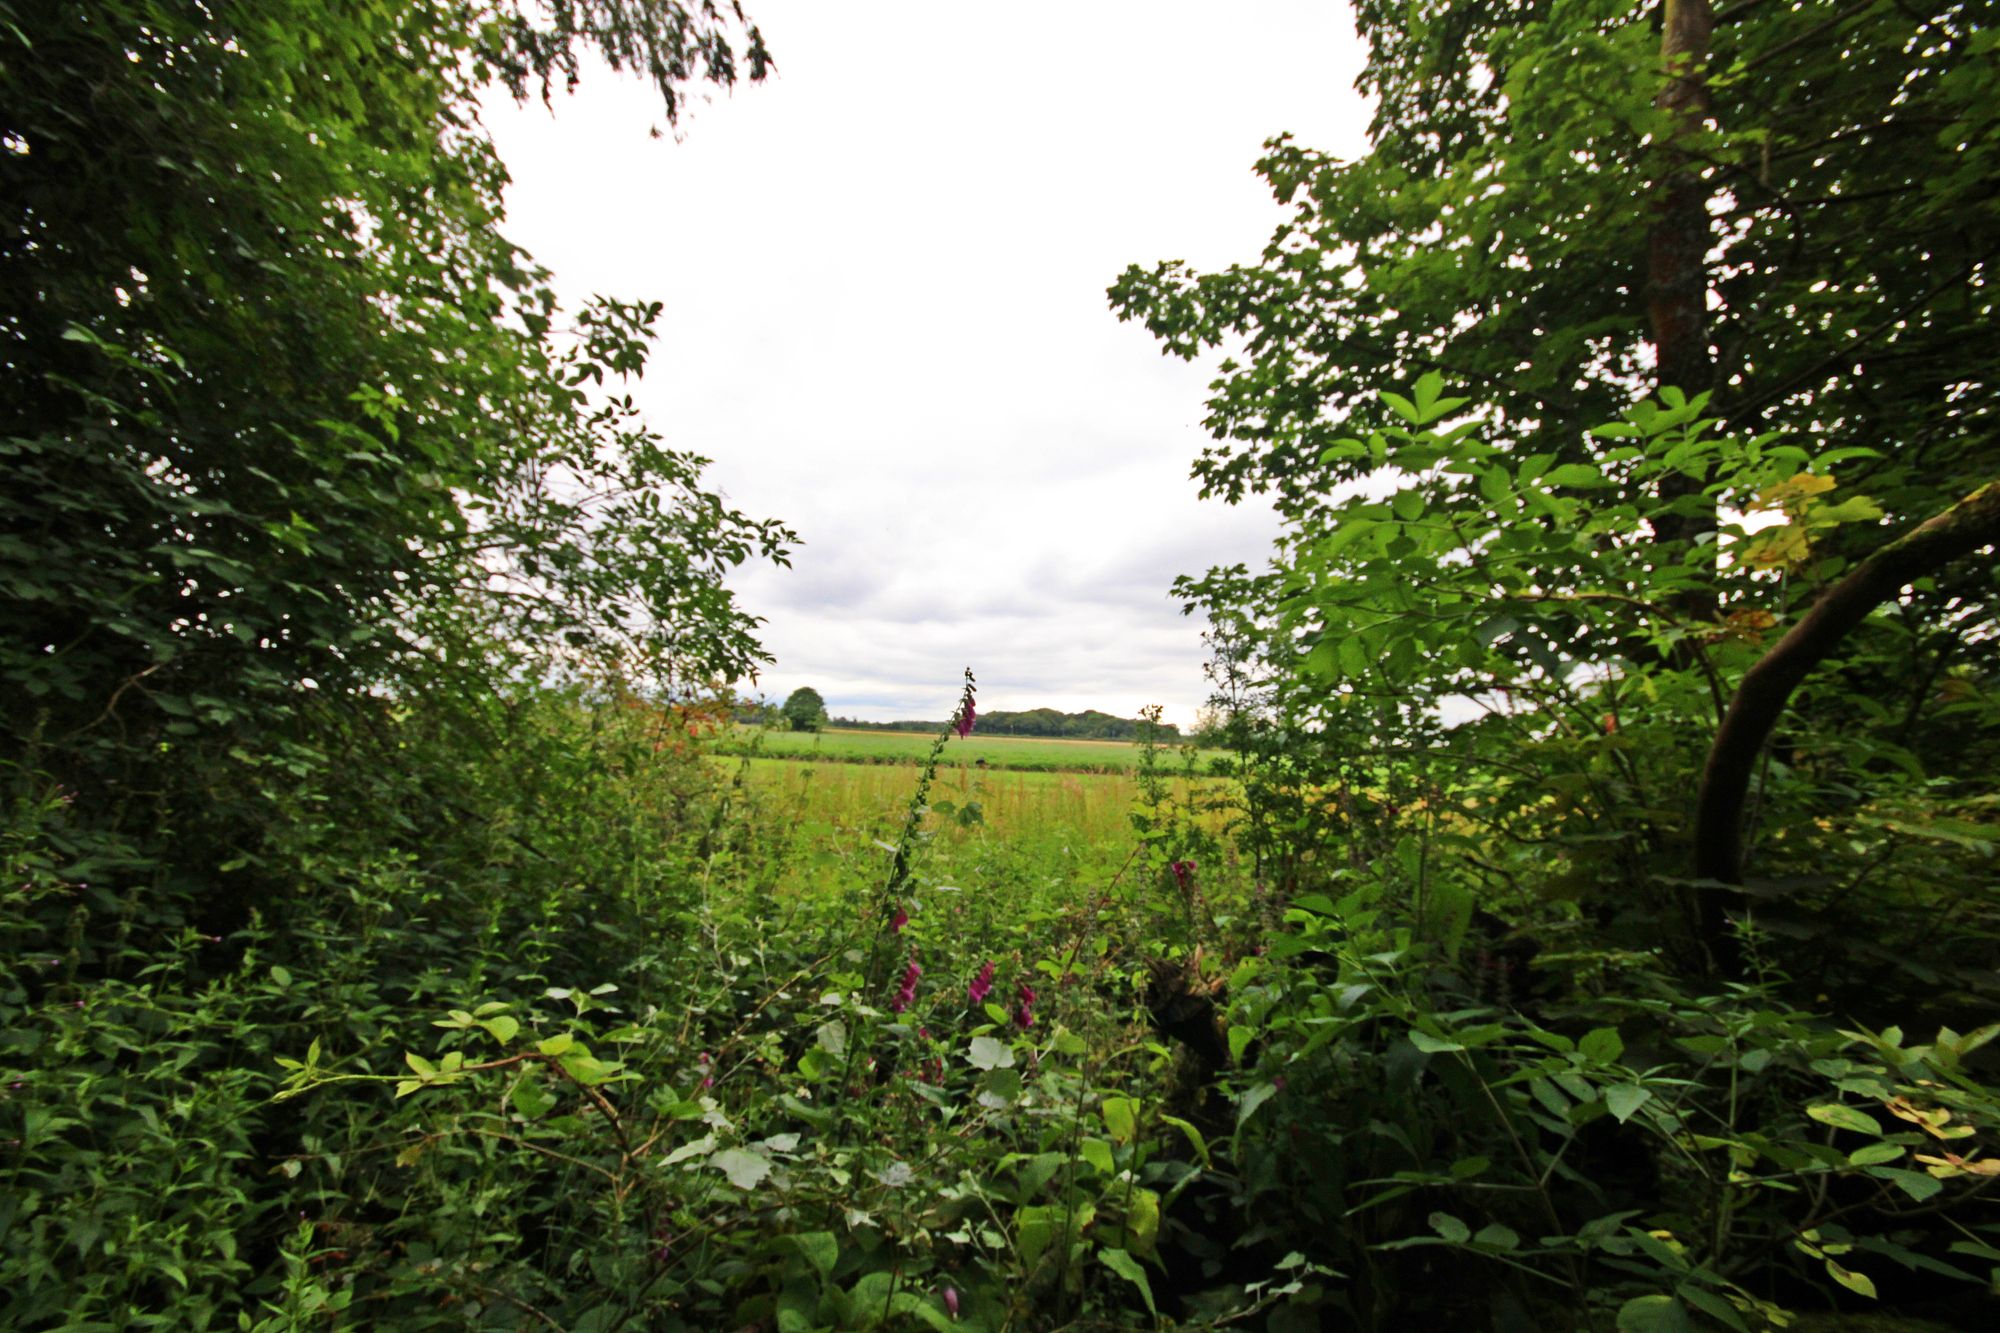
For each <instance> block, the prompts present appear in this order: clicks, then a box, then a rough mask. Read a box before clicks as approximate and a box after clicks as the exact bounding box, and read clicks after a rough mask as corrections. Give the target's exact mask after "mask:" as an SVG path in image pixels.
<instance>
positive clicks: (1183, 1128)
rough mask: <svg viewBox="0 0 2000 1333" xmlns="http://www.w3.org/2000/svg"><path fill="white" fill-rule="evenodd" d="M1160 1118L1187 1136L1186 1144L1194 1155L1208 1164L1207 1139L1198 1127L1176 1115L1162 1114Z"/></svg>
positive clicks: (1204, 1163)
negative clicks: (1192, 1150)
mask: <svg viewBox="0 0 2000 1333" xmlns="http://www.w3.org/2000/svg"><path fill="white" fill-rule="evenodd" d="M1160 1119H1161V1120H1162V1121H1164V1122H1166V1123H1167V1124H1169V1125H1172V1126H1173V1127H1174V1128H1175V1129H1178V1130H1179V1131H1180V1132H1181V1133H1182V1134H1183V1135H1184V1136H1185V1137H1186V1138H1187V1141H1188V1144H1189V1145H1190V1146H1191V1147H1192V1148H1193V1149H1194V1155H1195V1156H1196V1157H1197V1158H1199V1159H1200V1160H1201V1164H1202V1165H1203V1166H1207V1165H1209V1160H1208V1139H1207V1138H1206V1137H1204V1136H1203V1134H1202V1132H1201V1131H1200V1130H1199V1129H1196V1128H1195V1127H1194V1126H1193V1125H1191V1124H1189V1123H1188V1122H1187V1121H1185V1120H1183V1119H1181V1118H1180V1117H1179V1116H1177V1115H1163V1116H1161V1117H1160Z"/></svg>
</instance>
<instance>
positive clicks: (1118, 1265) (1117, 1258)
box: [1097, 1249, 1160, 1317]
mask: <svg viewBox="0 0 2000 1333" xmlns="http://www.w3.org/2000/svg"><path fill="white" fill-rule="evenodd" d="M1097 1257H1098V1258H1099V1259H1100V1260H1102V1261H1103V1263H1104V1266H1105V1267H1106V1268H1108V1269H1110V1270H1111V1271H1112V1272H1114V1273H1116V1274H1117V1275H1118V1276H1119V1277H1122V1278H1124V1279H1125V1280H1126V1281H1127V1282H1130V1283H1131V1284H1132V1285H1133V1286H1135V1287H1137V1288H1138V1289H1139V1294H1140V1295H1141V1296H1143V1297H1144V1298H1145V1300H1146V1309H1147V1311H1148V1312H1150V1313H1151V1314H1153V1315H1154V1316H1155V1317H1158V1315H1159V1313H1160V1311H1159V1308H1158V1307H1157V1306H1155V1305H1154V1304H1153V1284H1152V1283H1150V1282H1148V1281H1147V1280H1146V1270H1145V1269H1143V1268H1141V1267H1140V1266H1139V1261H1138V1260H1137V1259H1134V1258H1133V1257H1132V1256H1131V1255H1129V1254H1127V1253H1126V1252H1125V1251H1123V1250H1113V1249H1101V1250H1099V1251H1098V1252H1097Z"/></svg>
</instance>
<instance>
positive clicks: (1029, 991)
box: [1014, 981, 1035, 1029]
mask: <svg viewBox="0 0 2000 1333" xmlns="http://www.w3.org/2000/svg"><path fill="white" fill-rule="evenodd" d="M1017 998H1018V999H1019V1000H1020V1005H1019V1007H1017V1008H1016V1009H1015V1010H1014V1021H1015V1022H1016V1023H1019V1024H1020V1025H1021V1027H1022V1028H1023V1029H1026V1028H1031V1027H1033V1026H1034V1025H1035V989H1034V987H1032V986H1030V985H1029V984H1028V983H1027V982H1025V981H1024V982H1022V983H1021V989H1020V991H1019V992H1018V994H1017Z"/></svg>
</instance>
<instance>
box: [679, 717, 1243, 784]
mask: <svg viewBox="0 0 2000 1333" xmlns="http://www.w3.org/2000/svg"><path fill="white" fill-rule="evenodd" d="M936 739H937V738H936V736H935V734H933V733H931V732H916V731H849V730H843V729H839V728H828V729H827V730H824V731H818V732H805V731H767V730H762V729H760V728H757V727H738V728H736V729H735V731H734V732H732V733H731V734H730V735H729V736H727V737H725V738H723V739H722V740H721V742H720V743H719V744H718V745H717V747H716V748H717V749H718V750H719V751H721V752H722V753H724V754H746V753H749V754H757V755H764V756H768V757H770V758H774V759H813V760H819V761H822V762H831V763H843V764H917V763H921V762H923V759H924V757H925V756H926V755H928V754H929V753H930V748H931V743H932V742H933V741H934V740H936ZM1139 750H1140V747H1139V746H1137V745H1134V744H1132V743H1131V742H1128V741H1092V740H1062V739H1058V738H1054V737H1042V736H981V735H978V734H976V733H975V734H974V735H972V736H969V737H967V738H965V739H963V740H960V739H959V738H958V737H956V736H954V737H953V738H952V739H951V740H950V741H949V742H948V743H947V744H946V745H945V751H944V760H943V763H944V765H945V766H947V767H957V766H963V767H966V768H977V767H979V766H980V761H981V760H984V761H985V766H986V767H987V768H1005V769H1016V770H1022V771H1026V772H1033V773H1129V772H1132V771H1133V770H1135V769H1136V768H1138V766H1139ZM1208 759H1209V755H1208V754H1201V755H1198V756H1197V763H1198V764H1200V765H1201V766H1203V767H1206V764H1207V761H1208ZM1160 763H1161V767H1163V768H1168V769H1173V770H1176V771H1178V770H1179V769H1180V767H1181V756H1180V752H1179V750H1178V749H1177V748H1175V747H1169V746H1163V747H1161V751H1160Z"/></svg>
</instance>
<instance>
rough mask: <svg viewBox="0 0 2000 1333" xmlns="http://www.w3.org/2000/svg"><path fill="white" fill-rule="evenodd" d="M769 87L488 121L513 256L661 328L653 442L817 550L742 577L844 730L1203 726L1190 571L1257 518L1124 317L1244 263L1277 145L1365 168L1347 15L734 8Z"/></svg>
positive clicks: (1302, 0)
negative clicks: (985, 715)
mask: <svg viewBox="0 0 2000 1333" xmlns="http://www.w3.org/2000/svg"><path fill="white" fill-rule="evenodd" d="M745 8H746V9H747V10H749V11H750V12H751V14H752V15H753V16H754V18H755V19H756V20H757V21H758V22H759V24H760V25H761V26H762V27H763V30H764V33H765V36H766V38H767V40H768V41H769V43H770V45H771V48H772V50H773V52H774V54H775V55H776V58H777V62H778V69H777V72H776V74H775V75H774V76H773V77H772V78H771V79H770V80H769V81H767V82H766V83H764V84H762V85H759V86H754V87H753V86H745V87H742V88H740V89H738V90H737V91H736V92H735V93H733V94H731V95H729V96H727V97H718V98H716V99H714V100H712V101H710V102H708V103H706V104H702V105H697V106H696V107H694V109H693V113H692V115H690V116H688V117H686V118H685V119H684V120H683V123H682V132H681V135H680V142H674V141H673V139H671V138H661V139H654V138H651V137H650V136H649V134H648V130H649V128H650V127H652V126H653V125H655V124H657V123H659V120H660V116H659V114H658V104H657V102H656V100H655V98H654V96H653V95H652V94H651V93H650V92H648V91H647V90H645V89H644V88H642V87H640V86H639V85H638V84H636V83H632V82H621V81H619V80H616V79H614V78H611V77H609V76H600V77H597V78H595V79H586V81H585V84H584V86H583V88H582V90H581V91H580V92H579V93H578V94H577V95H576V96H574V97H570V98H558V99H557V101H556V105H555V110H554V114H553V115H551V114H550V113H549V112H548V111H546V110H544V109H543V108H542V107H541V106H540V105H539V104H538V103H531V104H530V105H528V106H527V107H524V108H515V107H513V106H512V105H511V104H509V105H495V106H492V107H490V108H489V110H488V123H489V125H490V127H491V129H492V131H493V133H494V136H495V138H496V140H497V141H498V143H499V145H500V149H501V152H502V154H503V155H504V157H505V158H506V160H507V162H508V165H509V167H510V168H511V170H512V172H513V175H514V186H513V188H512V189H511V190H510V191H509V194H508V208H509V228H508V230H509V233H510V235H511V236H512V237H513V238H514V239H515V240H516V241H517V242H519V243H520V244H522V245H524V246H525V247H527V248H528V249H529V250H530V251H531V252H533V253H534V255H535V256H536V257H537V258H538V259H539V260H540V261H541V262H542V263H544V264H546V265H548V266H550V267H552V268H553V269H554V270H555V271H556V274H557V278H558V283H559V286H560V287H561V289H562V290H563V291H564V292H565V293H566V294H568V295H569V296H571V297H580V296H582V295H584V294H587V293H590V292H606V293H610V294H615V295H619V296H627V297H648V298H653V299H658V300H662V301H664V302H665V303H666V316H665V321H664V323H665V333H664V336H663V338H662V339H661V342H660V345H659V347H658V349H657V352H656V355H655V358H654V362H653V368H652V370H651V372H650V373H649V374H648V376H647V378H646V380H645V382H644V383H643V385H642V386H641V388H640V390H639V395H638V396H639V398H640V401H641V402H642V404H643V405H644V407H645V409H646V411H647V415H648V417H649V419H650V420H651V421H652V422H653V424H654V425H655V426H656V427H658V428H659V429H661V430H662V431H663V432H664V433H665V434H666V435H667V436H668V437H669V439H670V440H671V441H672V442H673V443H674V444H675V445H676V446H677V447H681V448H688V449H692V450H695V451H696V452H699V453H701V454H704V455H706V456H708V457H710V458H713V459H714V460H715V463H714V466H713V468H712V470H711V472H710V474H709V479H710V481H711V483H712V484H713V485H715V486H717V487H718V488H720V489H721V490H722V491H723V492H724V493H725V494H726V495H727V496H728V497H729V499H730V501H731V502H732V503H733V504H734V505H735V506H736V507H738V508H740V509H743V510H745V511H747V512H749V513H752V514H755V515H759V516H772V517H777V518H781V519H783V520H785V521H786V522H787V523H788V524H789V525H790V526H792V527H793V528H795V529H796V530H797V531H798V532H799V534H800V536H801V537H802V539H803V541H804V545H803V546H801V547H800V549H799V550H798V551H797V553H796V555H795V557H794V562H793V567H792V568H791V569H789V570H783V569H775V568H763V569H756V570H750V571H747V572H745V573H742V574H740V575H739V576H737V577H735V578H733V579H732V581H731V582H732V586H733V587H734V588H736V590H737V592H738V595H739V596H740V597H741V598H742V600H743V601H744V603H745V605H746V606H747V607H748V608H749V609H750V610H751V611H752V612H753V613H755V614H757V615H759V616H762V617H764V618H765V620H766V621H767V624H766V625H765V627H764V631H763V639H764V644H765V646H766V648H767V649H768V651H770V652H771V653H772V654H773V655H774V656H775V658H776V659H777V660H776V661H775V662H774V663H773V664H772V666H771V667H770V668H769V669H768V670H767V671H766V672H765V673H764V674H763V677H762V679H761V680H760V681H759V683H758V686H757V688H758V689H759V690H760V691H761V692H763V693H765V694H768V695H770V696H772V697H774V698H778V699H782V698H783V697H784V696H785V695H786V694H787V693H788V692H790V691H791V690H792V689H793V688H795V687H797V686H799V685H812V686H814V687H815V688H817V689H818V690H819V691H820V692H821V693H822V694H823V695H824V696H825V697H826V700H827V703H828V706H829V708H830V709H831V711H833V712H834V713H835V714H839V715H846V716H854V717H862V718H870V719H878V720H880V719H889V718H898V717H919V718H921V717H931V718H936V717H943V716H945V715H946V714H947V713H948V712H949V711H950V708H951V703H952V699H953V697H954V695H955V693H956V689H957V682H958V679H959V673H960V671H961V669H962V668H964V667H966V666H970V667H972V668H973V670H974V671H975V672H976V673H977V674H978V677H979V681H980V699H981V703H982V704H983V705H984V706H985V707H987V708H1032V707H1041V706H1047V707H1053V708H1060V709H1065V710H1076V709H1083V708H1101V709H1104V710H1106V711H1108V712H1112V713H1117V714H1120V715H1124V716H1130V715H1131V714H1133V713H1134V712H1136V711H1137V710H1138V709H1139V708H1140V707H1141V706H1142V705H1145V704H1149V703H1159V704H1163V705H1165V706H1166V708H1167V710H1168V712H1167V716H1168V718H1169V719H1170V720H1178V721H1187V720H1189V719H1191V718H1192V716H1193V713H1194V710H1195V709H1196V708H1197V707H1198V706H1199V705H1200V704H1201V702H1202V700H1203V698H1204V697H1205V695H1206V686H1205V682H1204V680H1203V677H1202V671H1201V666H1202V659H1203V653H1202V645H1201V629H1202V626H1201V625H1200V624H1199V623H1198V622H1196V621H1194V620H1191V619H1188V618H1185V617H1183V616H1182V615H1181V614H1180V608H1179V607H1178V605H1176V604H1175V603H1174V602H1173V601H1172V600H1171V599H1170V598H1169V597H1168V595H1167V590H1168V588H1169V586H1170V585H1171V584H1172V582H1173V580H1174V578H1175V577H1176V576H1177V575H1180V574H1184V573H1198V572H1200V571H1201V570H1203V569H1206V568H1207V567H1208V566H1210V565H1213V564H1218V563H1231V562H1235V561H1245V562H1248V563H1251V564H1252V565H1253V566H1254V565H1256V564H1259V563H1261V562H1262V561H1263V559H1264V558H1265V553H1266V551H1267V550H1268V548H1269V544H1270V538H1271V535H1272V533H1273V532H1274V530H1275V526H1274V520H1273V519H1272V518H1271V516H1270V515H1269V513H1268V512H1267V511H1263V510H1261V509H1254V508H1250V507H1247V506H1246V507H1241V508H1235V509H1232V508H1229V507H1227V506H1224V505H1222V504H1221V503H1219V502H1216V501H1199V500H1197V499H1196V487H1195V484H1194V483H1193V482H1192V481H1190V480H1189V478H1188V469H1189V465H1190V464H1191V462H1192V461H1193V459H1194V458H1195V456H1196V455H1197V454H1198V453H1199V452H1200V449H1201V445H1202V442H1203V433H1202V430H1201V426H1200V419H1201V415H1202V409H1201V403H1202V398H1203V390H1204V386H1205V384H1206V382H1207V380H1208V379H1209V377H1210V375H1211V374H1212V369H1213V368H1212V366H1203V365H1194V366H1190V365H1186V364H1184V363H1182V362H1179V361H1176V360H1170V359H1167V358H1164V357H1162V356H1161V355H1160V353H1159V350H1158V346H1157V344H1156V343H1155V342H1154V341H1153V339H1152V338H1151V337H1150V336H1149V335H1148V334H1147V333H1146V332H1145V330H1144V329H1143V328H1141V327H1139V326H1137V325H1131V324H1120V323H1119V322H1118V321H1117V319H1116V318H1115V317H1114V316H1113V315H1112V314H1111V313H1110V311H1109V308H1108V306H1107V304H1106V301H1105V296H1104V289H1105V287H1106V286H1107V285H1109V284H1110V282H1111V281H1112V280H1113V279H1114V278H1115V277H1116V276H1117V275H1118V273H1119V272H1120V271H1122V270H1123V269H1124V267H1125V266H1126V265H1127V264H1131V263H1135V262H1137V263H1145V264H1150V263H1152V262H1154V261H1156V260H1161V259H1186V260H1188V261H1190V262H1192V263H1195V264H1197V265H1199V266H1202V267H1223V266H1226V265H1227V264H1229V263H1231V262H1236V261H1245V262H1247V261H1249V260H1252V259H1254V257H1255V256H1256V254H1257V252H1258V251H1259V249H1260V248H1261V247H1262V245H1263V243H1264V242H1265V240H1266V239H1267V238H1268V237H1269V235H1270V232H1271V229H1272V228H1273V227H1274V226H1275V225H1276V223H1277V221H1278V220H1279V217H1280V212H1279V209H1278V207H1277V205H1276V204H1275V203H1274V202H1273V201H1272V199H1271V197H1270V195H1269V193H1268V192H1267V191H1266V190H1265V189H1264V188H1263V187H1262V184H1261V182H1259V181H1258V180H1257V178H1256V177H1255V176H1254V175H1253V174H1252V172H1251V164H1252V163H1253V162H1254V161H1255V159H1256V158H1257V156H1258V155H1259V146H1260V145H1261V144H1262V143H1263V141H1264V140H1265V139H1267V138H1269V137H1270V136H1272V135H1274V134H1276V133H1279V132H1281V131H1289V132H1291V133H1293V134H1294V135H1296V136H1298V137H1299V138H1300V139H1301V140H1303V141H1304V142H1306V143H1309V144H1312V145H1314V146H1317V147H1324V148H1329V149H1333V150H1336V151H1341V152H1346V153H1353V154H1358V153H1359V152H1361V151H1363V150H1364V148H1365V142H1366V141H1365V136H1364V127H1365V124H1366V120H1367V111H1366V108H1365V106H1364V104H1363V103H1362V101H1361V99H1360V98H1359V97H1358V96H1357V95H1356V94H1355V92H1354V91H1353V81H1354V76H1355V74H1356V73H1357V71H1358V70H1359V67H1360V61H1361V50H1360V46H1359V43H1358V41H1357V39H1356V38H1355V36H1354V33H1353V29H1352V24H1351V20H1350V19H1349V17H1348V14H1347V10H1346V7H1345V5H1342V4H1338V3H1332V2H1330V0H1317V2H1308V0H1231V2H1230V3H1228V4H1216V3H1214V0H1203V2H1201V3H1169V2H1165V0H1134V2H1127V0H1065V2H1063V3H1032V2H1019V3H1015V4H1011V5H1007V6H999V7H996V6H993V5H974V4H970V3H949V2H948V0H907V2H905V3H881V2H869V3H849V4H840V5H834V4H828V3H826V2H825V0H746V3H745Z"/></svg>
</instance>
